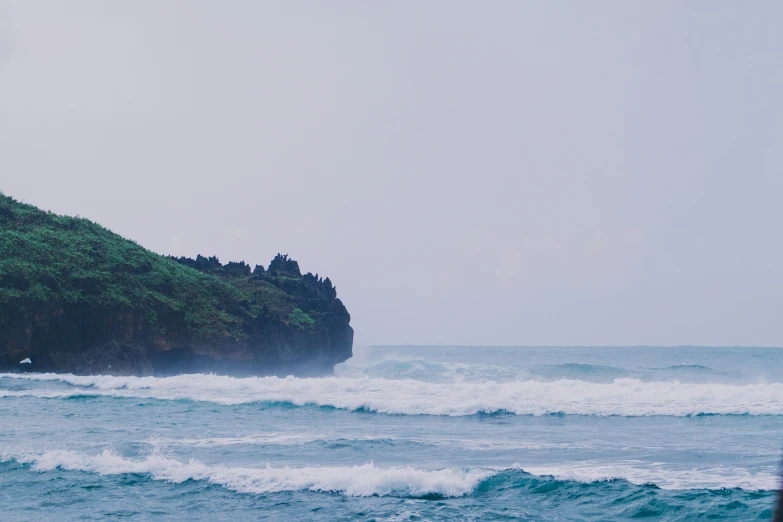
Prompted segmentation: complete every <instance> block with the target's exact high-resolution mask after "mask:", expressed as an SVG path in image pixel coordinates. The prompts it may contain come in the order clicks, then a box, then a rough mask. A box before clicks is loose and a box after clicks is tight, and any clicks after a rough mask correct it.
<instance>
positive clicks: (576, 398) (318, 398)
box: [0, 374, 783, 416]
mask: <svg viewBox="0 0 783 522" xmlns="http://www.w3.org/2000/svg"><path fill="white" fill-rule="evenodd" d="M0 377H3V378H8V379H25V380H30V381H59V382H63V383H67V384H69V385H71V386H72V388H69V389H66V390H54V391H53V390H51V389H41V390H36V389H33V390H26V391H13V392H3V393H5V394H6V396H24V395H30V396H40V397H48V398H56V397H72V396H79V395H108V396H114V397H134V398H150V399H163V400H177V399H189V400H195V401H207V402H213V403H218V404H227V405H231V404H243V403H252V402H284V403H290V404H294V405H298V406H304V405H318V406H332V407H335V408H342V409H348V410H357V409H364V410H369V411H375V412H381V413H391V414H407V415H471V414H475V413H479V412H486V413H492V412H497V411H502V410H504V411H508V412H511V413H515V414H520V415H545V414H550V413H563V414H575V415H621V416H647V415H674V416H685V415H696V414H700V413H703V414H734V415H741V414H749V415H783V384H782V383H763V382H762V383H754V384H744V385H738V384H696V383H680V382H677V381H673V382H646V381H641V380H638V379H630V378H622V379H616V380H614V381H613V382H610V383H593V382H585V381H578V380H571V379H561V380H558V381H551V382H541V381H535V380H524V381H515V382H502V383H497V382H480V383H473V382H470V383H469V382H462V383H447V384H441V383H428V382H422V381H415V380H389V379H370V378H347V377H327V378H307V379H301V378H294V377H286V378H278V377H248V378H234V377H226V376H217V375H203V374H192V375H178V376H175V377H165V378H156V377H113V376H89V377H85V376H74V375H70V374H62V375H61V374H0Z"/></svg>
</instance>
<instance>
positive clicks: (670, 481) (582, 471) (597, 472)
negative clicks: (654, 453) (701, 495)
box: [515, 460, 779, 491]
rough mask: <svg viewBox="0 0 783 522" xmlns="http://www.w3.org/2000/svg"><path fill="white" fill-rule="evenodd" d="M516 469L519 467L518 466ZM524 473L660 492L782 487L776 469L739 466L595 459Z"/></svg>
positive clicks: (762, 489) (755, 489)
mask: <svg viewBox="0 0 783 522" xmlns="http://www.w3.org/2000/svg"><path fill="white" fill-rule="evenodd" d="M515 467H517V468H519V465H516V466H515ZM519 469H521V468H519ZM524 470H525V471H527V472H528V473H531V474H533V475H539V476H551V477H554V478H556V479H559V480H573V481H576V482H585V483H590V482H598V481H604V480H612V479H623V480H627V481H628V482H630V483H632V484H638V485H642V484H655V485H656V486H658V487H659V488H661V489H723V488H727V489H730V488H742V489H744V490H748V491H772V490H776V489H778V487H779V478H778V475H777V470H776V469H775V468H767V469H761V470H757V471H756V472H751V471H749V470H745V469H739V468H736V467H701V468H692V467H691V468H677V467H674V466H672V464H664V463H662V462H652V463H650V462H642V461H636V460H627V461H616V462H611V461H599V460H593V461H582V462H574V463H566V464H551V465H546V466H525V467H524Z"/></svg>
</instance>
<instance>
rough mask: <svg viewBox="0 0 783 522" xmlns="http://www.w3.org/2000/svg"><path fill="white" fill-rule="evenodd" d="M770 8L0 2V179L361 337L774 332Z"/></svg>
mask: <svg viewBox="0 0 783 522" xmlns="http://www.w3.org/2000/svg"><path fill="white" fill-rule="evenodd" d="M781 17H783V4H782V3H780V2H775V1H761V0H759V1H754V2H736V1H721V0H718V1H704V0H703V1H693V2H680V1H657V2H626V1H596V2H581V1H572V2H567V1H559V2H549V1H546V2H545V1H538V2H534V1H528V2H520V1H517V0H513V1H504V0H496V1H493V2H472V1H471V2H467V1H445V0H431V1H427V2H418V1H416V2H414V1H402V2H358V1H349V0H341V1H339V2H321V1H316V0H313V1H298V0H292V1H286V2H257V1H250V0H233V1H231V0H226V1H217V0H215V1H211V2H209V1H202V0H187V1H185V0H182V1H175V0H168V1H163V2H160V1H152V0H139V1H117V2H102V1H98V0H95V1H77V0H63V1H54V0H51V1H48V2H41V1H37V0H0V190H1V191H2V192H4V193H5V194H7V195H11V196H14V197H15V198H17V199H20V200H22V201H25V202H27V203H31V204H34V205H36V206H39V207H42V208H46V209H49V210H52V211H54V212H57V213H62V214H69V215H80V216H84V217H88V218H90V219H92V220H94V221H97V222H99V223H101V224H102V225H104V226H106V227H107V228H110V229H112V230H114V231H115V232H117V233H119V234H121V235H123V236H125V237H128V238H131V239H134V240H136V241H138V242H139V243H140V244H142V245H144V246H145V247H147V248H149V249H151V250H153V251H155V252H158V253H161V254H174V255H187V256H190V257H195V256H196V254H199V253H200V254H204V255H217V256H218V257H219V258H220V260H221V261H223V262H224V263H225V262H228V261H232V260H233V261H238V260H244V261H246V262H248V263H250V264H251V265H254V264H256V263H258V264H268V263H269V261H270V260H271V259H272V257H273V256H274V255H275V254H276V253H278V252H281V253H287V254H290V255H291V256H292V257H293V258H294V259H296V260H298V261H299V263H300V266H301V267H302V269H303V271H311V272H314V273H315V272H317V273H319V275H321V276H329V277H330V278H331V280H332V281H333V282H334V283H335V284H336V286H337V292H338V296H339V297H341V299H342V300H343V302H344V303H345V305H346V306H347V308H348V310H349V312H350V313H351V316H352V325H353V327H354V329H355V331H356V337H355V339H356V344H357V345H369V344H461V345H680V344H700V345H765V346H783V322H781V320H780V314H781V310H783V241H781V225H783V204H782V203H783V96H781V93H783V31H780V20H781Z"/></svg>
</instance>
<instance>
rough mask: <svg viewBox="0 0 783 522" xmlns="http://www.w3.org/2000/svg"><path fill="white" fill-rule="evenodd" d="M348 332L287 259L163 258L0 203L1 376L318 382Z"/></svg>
mask: <svg viewBox="0 0 783 522" xmlns="http://www.w3.org/2000/svg"><path fill="white" fill-rule="evenodd" d="M349 323H350V315H349V314H348V311H347V310H346V309H345V306H343V304H342V302H341V301H340V299H338V298H337V292H336V290H335V288H334V287H333V286H332V283H331V281H330V280H329V279H328V278H326V279H322V278H319V277H318V276H317V275H312V274H309V273H308V274H305V275H302V274H301V273H300V271H299V266H298V264H297V263H296V261H293V260H292V259H289V258H288V257H287V256H282V255H278V256H277V257H275V259H274V260H273V261H272V263H271V264H270V265H269V267H268V268H264V267H262V266H256V267H255V269H253V270H251V268H250V266H248V265H247V264H245V263H244V262H238V263H228V264H226V265H223V264H221V263H220V261H219V260H218V259H217V258H216V257H203V256H198V257H197V258H196V259H189V258H179V259H175V258H170V257H162V256H159V255H157V254H154V253H152V252H150V251H148V250H146V249H144V248H142V247H141V246H139V245H137V244H136V243H134V242H132V241H128V240H126V239H123V238H121V237H120V236H118V235H116V234H113V233H112V232H110V231H108V230H106V229H104V228H102V227H100V226H99V225H97V224H95V223H92V222H90V221H88V220H85V219H79V218H71V217H64V216H57V215H54V214H51V213H47V212H43V211H41V210H39V209H37V208H35V207H32V206H30V205H24V204H21V203H18V202H16V201H14V200H13V199H11V198H8V197H6V196H2V195H0V371H17V370H22V371H25V370H26V371H40V372H44V371H52V372H71V373H76V374H97V373H101V374H115V375H149V374H156V375H165V374H173V373H180V372H198V371H213V372H217V373H228V374H239V375H251V374H254V375H265V374H288V373H294V374H319V373H324V372H328V371H330V370H331V368H332V367H333V366H334V364H336V363H338V362H341V361H344V360H346V359H348V358H349V357H350V356H351V349H352V344H353V329H352V328H351V327H350V324H349ZM26 358H30V360H31V361H32V363H31V364H29V365H28V364H25V365H20V361H22V360H24V359H26Z"/></svg>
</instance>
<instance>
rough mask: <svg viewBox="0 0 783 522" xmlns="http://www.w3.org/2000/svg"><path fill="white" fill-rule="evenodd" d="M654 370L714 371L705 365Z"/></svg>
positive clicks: (684, 365) (679, 365) (676, 365)
mask: <svg viewBox="0 0 783 522" xmlns="http://www.w3.org/2000/svg"><path fill="white" fill-rule="evenodd" d="M653 369H654V370H696V371H710V372H711V371H714V370H713V369H712V368H710V367H709V366H704V365H703V364H675V365H673V366H667V367H665V368H653Z"/></svg>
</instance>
